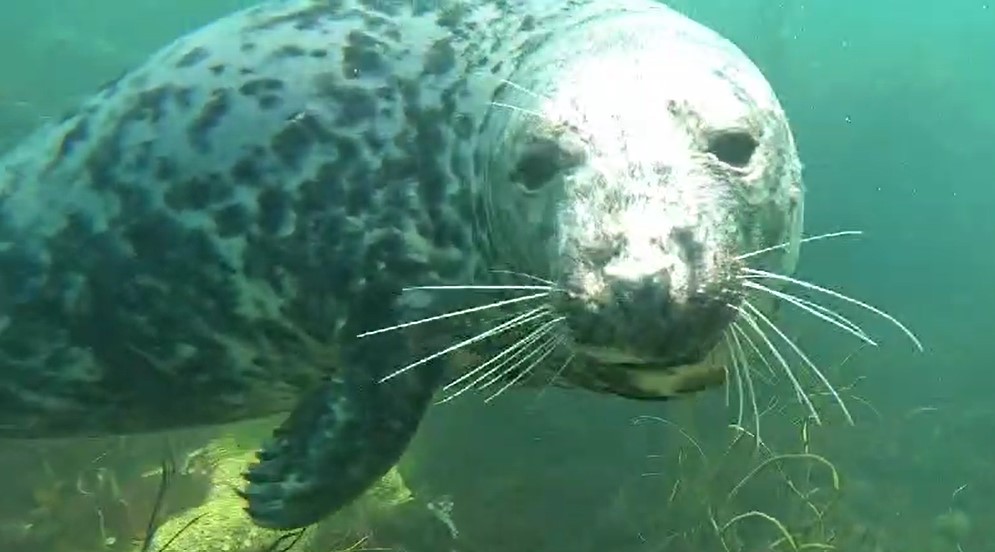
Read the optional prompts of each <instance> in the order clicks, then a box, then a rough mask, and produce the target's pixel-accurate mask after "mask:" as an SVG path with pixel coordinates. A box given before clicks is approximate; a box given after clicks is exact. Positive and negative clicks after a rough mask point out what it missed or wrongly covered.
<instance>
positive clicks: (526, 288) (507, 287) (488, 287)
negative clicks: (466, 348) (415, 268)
mask: <svg viewBox="0 0 995 552" xmlns="http://www.w3.org/2000/svg"><path fill="white" fill-rule="evenodd" d="M537 289H538V290H546V291H552V290H553V289H554V288H552V287H550V286H516V285H479V286H475V285H461V286H416V287H407V288H404V289H403V290H402V291H414V290H441V291H450V290H472V291H496V290H512V291H516V290H522V291H529V290H532V291H534V290H537Z"/></svg>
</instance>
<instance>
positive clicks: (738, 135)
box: [708, 130, 759, 168]
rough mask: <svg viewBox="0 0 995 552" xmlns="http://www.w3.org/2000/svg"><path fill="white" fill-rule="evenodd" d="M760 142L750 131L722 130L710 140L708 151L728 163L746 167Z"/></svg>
mask: <svg viewBox="0 0 995 552" xmlns="http://www.w3.org/2000/svg"><path fill="white" fill-rule="evenodd" d="M757 146H759V144H758V143H757V141H756V140H755V139H754V138H753V136H751V135H750V133H748V132H744V131H741V130H734V131H727V132H720V133H718V134H716V135H715V136H712V137H711V139H709V141H708V153H711V154H712V155H714V156H715V157H716V158H717V159H718V160H719V161H721V162H723V163H725V164H726V165H731V166H733V167H737V168H744V167H746V166H747V165H749V164H750V159H751V158H752V157H753V152H755V151H757Z"/></svg>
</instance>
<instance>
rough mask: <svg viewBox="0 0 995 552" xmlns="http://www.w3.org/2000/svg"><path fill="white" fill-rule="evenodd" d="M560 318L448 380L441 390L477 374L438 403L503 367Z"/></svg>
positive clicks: (465, 389)
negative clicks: (450, 380)
mask: <svg viewBox="0 0 995 552" xmlns="http://www.w3.org/2000/svg"><path fill="white" fill-rule="evenodd" d="M560 320H562V317H561V318H558V319H553V320H550V321H547V322H545V323H543V324H542V325H541V326H539V327H538V328H536V329H534V330H532V331H531V332H529V333H528V335H526V336H525V337H523V338H521V339H519V340H518V341H516V342H515V343H514V344H512V345H511V346H509V347H508V348H506V349H505V350H503V351H501V352H500V353H498V354H497V355H495V356H493V357H491V358H490V359H489V360H488V361H487V362H485V363H484V364H482V365H480V366H478V367H476V368H474V369H473V370H470V371H469V372H467V373H466V374H463V375H462V376H460V377H459V378H458V379H456V380H455V381H453V382H450V383H449V384H448V385H446V386H445V387H443V390H448V389H451V388H452V387H454V386H456V385H459V384H460V383H462V382H463V381H466V380H467V379H469V378H471V377H473V376H474V374H479V375H478V376H477V377H476V378H475V379H473V381H471V382H470V383H467V384H466V385H464V386H463V387H462V388H461V389H459V390H458V391H456V392H454V393H452V394H450V395H449V396H447V397H446V398H444V399H442V400H440V401H439V402H438V404H442V403H447V402H449V401H451V400H453V399H455V398H456V397H458V396H460V395H462V394H463V393H465V392H467V391H469V390H470V389H473V388H474V387H475V386H476V385H477V384H479V383H480V382H481V381H483V380H484V379H486V378H487V377H489V376H490V375H492V374H494V373H495V372H497V371H498V370H500V369H501V367H503V366H504V365H505V364H507V363H508V362H509V361H511V360H512V359H514V358H515V357H517V356H518V355H519V354H521V353H522V351H524V350H525V348H526V347H528V346H529V345H531V344H532V343H535V342H536V341H537V340H539V339H540V338H542V337H543V336H544V335H546V334H547V333H549V328H551V327H552V326H553V325H554V324H556V323H557V322H559V321H560ZM509 353H510V354H511V356H509V357H508V358H506V359H504V360H503V361H501V362H500V363H498V364H497V365H495V366H494V367H493V368H491V369H490V370H487V371H486V372H483V373H482V374H481V373H480V372H481V371H483V369H484V368H486V367H487V366H488V365H490V364H493V363H494V362H496V361H497V360H498V359H500V358H502V357H504V356H505V355H508V354H509ZM502 374H503V372H502Z"/></svg>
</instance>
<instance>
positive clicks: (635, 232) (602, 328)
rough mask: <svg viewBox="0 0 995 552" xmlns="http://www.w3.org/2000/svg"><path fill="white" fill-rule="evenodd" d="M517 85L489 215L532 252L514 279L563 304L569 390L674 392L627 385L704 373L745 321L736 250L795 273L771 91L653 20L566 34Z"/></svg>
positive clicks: (711, 39) (789, 159) (634, 18)
mask: <svg viewBox="0 0 995 552" xmlns="http://www.w3.org/2000/svg"><path fill="white" fill-rule="evenodd" d="M513 82H514V84H515V85H516V86H510V87H507V88H505V89H504V94H503V95H502V96H501V97H500V98H499V102H498V108H501V107H502V106H503V107H506V108H507V109H509V110H510V111H512V113H511V114H510V115H508V117H507V124H506V125H505V126H503V128H501V129H500V130H499V131H497V132H499V134H500V135H501V136H502V137H503V139H502V140H500V142H501V143H504V144H509V146H508V147H506V148H504V149H502V150H500V151H498V153H497V154H496V157H495V159H494V160H492V166H493V167H495V170H492V171H491V174H492V175H501V177H504V178H506V179H507V182H505V181H504V178H498V177H495V178H494V179H492V180H490V181H489V182H488V184H489V186H490V187H491V188H492V193H491V197H492V200H491V202H490V207H491V212H492V213H493V215H492V217H491V218H492V220H494V221H497V222H496V223H494V224H495V225H497V226H500V227H501V228H502V229H503V231H502V232H499V234H501V235H505V236H507V239H508V240H513V241H514V242H515V243H521V244H527V247H526V249H525V250H524V251H520V252H517V256H518V257H519V258H521V259H527V260H528V263H523V264H521V265H519V266H518V268H519V269H520V270H521V271H523V272H529V273H531V274H539V275H545V276H548V277H549V279H550V280H552V281H554V282H555V284H556V287H557V288H558V290H559V293H556V294H554V295H553V299H552V302H553V306H554V309H555V311H556V313H557V314H558V315H560V316H562V318H563V321H564V324H565V326H566V328H567V333H568V335H569V342H570V347H571V348H572V350H573V352H575V353H576V354H577V356H578V361H577V364H576V367H574V368H573V369H572V370H569V371H567V372H566V373H565V376H566V377H567V378H568V379H569V378H571V377H574V378H576V379H578V380H580V381H585V385H587V386H589V385H590V382H586V380H587V376H588V375H589V374H590V373H591V372H592V371H594V372H598V373H601V374H602V375H603V376H604V377H605V378H607V379H610V380H613V383H604V382H603V383H604V385H600V386H597V387H599V388H601V389H605V388H607V389H608V390H614V391H616V392H618V393H619V394H624V395H638V396H644V397H654V396H656V397H668V396H671V395H673V394H676V393H678V392H679V388H680V387H681V385H680V382H678V381H671V382H670V383H668V384H667V386H665V387H662V388H660V387H658V388H655V389H650V388H644V389H639V387H641V386H642V385H641V384H636V383H635V382H636V381H637V379H638V378H635V377H632V378H626V377H622V376H621V375H620V374H630V375H631V374H633V373H636V374H641V375H643V376H645V375H647V374H652V373H654V372H656V373H658V374H669V375H679V373H680V372H681V371H682V370H684V369H683V368H681V367H687V366H692V365H698V364H700V363H702V362H703V361H705V360H706V358H707V357H708V356H709V354H710V353H711V352H712V351H713V350H715V348H716V345H717V344H718V343H719V341H720V339H721V338H722V336H723V335H724V333H725V331H726V329H727V327H728V326H729V324H730V322H731V321H732V320H733V319H734V318H735V316H736V315H737V311H736V310H735V308H734V307H733V306H734V305H736V304H738V302H739V301H740V298H741V296H742V295H743V289H742V286H741V285H740V283H739V279H738V278H737V274H738V268H739V264H740V263H739V261H738V258H739V257H740V256H741V255H742V254H744V253H748V252H750V251H754V250H757V249H761V248H764V247H769V246H774V245H777V244H780V243H784V242H789V243H790V242H792V241H794V242H795V243H794V244H793V245H792V246H789V247H786V248H784V250H783V251H780V252H778V253H776V254H774V255H771V256H768V257H766V260H767V261H768V262H770V263H772V265H773V267H774V268H776V270H777V271H778V272H780V273H788V272H791V271H792V270H793V268H794V264H795V262H796V258H797V239H798V237H799V235H800V232H801V222H802V196H803V194H802V192H803V190H802V182H801V175H800V163H799V161H798V158H797V153H796V150H795V146H794V142H793V139H792V136H791V133H790V130H789V127H788V125H787V121H786V118H785V115H784V113H783V111H782V109H781V107H780V105H779V104H778V102H777V100H776V98H775V96H774V93H773V92H772V90H771V89H770V87H769V86H768V85H767V83H766V81H765V80H764V78H763V77H762V75H761V74H760V73H759V71H758V70H757V69H756V68H755V67H754V66H753V64H752V63H751V62H749V61H748V59H747V58H746V57H745V56H744V55H743V54H742V53H741V52H740V51H739V50H738V49H736V48H735V47H734V46H732V45H731V44H730V43H729V42H727V41H726V40H724V39H722V38H720V37H719V36H717V35H715V34H714V33H712V32H711V31H709V30H707V29H705V28H702V27H700V26H698V25H696V24H694V23H693V22H691V21H689V20H686V19H684V18H682V17H680V16H679V15H677V14H675V13H674V12H671V11H669V10H666V9H654V8H650V9H644V10H641V11H639V12H631V13H623V14H614V15H612V16H606V17H605V20H603V21H599V22H598V23H596V24H591V25H585V26H578V27H577V28H576V29H572V30H570V31H569V32H565V33H562V34H560V35H558V36H557V37H555V38H554V39H552V40H550V42H549V43H547V44H546V45H545V46H544V47H543V48H541V49H540V50H539V51H538V52H537V53H536V54H535V55H534V56H532V57H531V58H529V60H527V62H526V64H525V65H524V66H523V67H522V68H520V70H519V71H518V72H517V73H516V75H515V80H514V81H513ZM500 167H512V170H510V171H509V172H506V173H503V174H502V173H501V172H500V170H498V169H499V168H500ZM523 234H527V235H524V236H523ZM711 369H712V370H713V371H717V370H720V369H721V368H720V367H718V366H713V367H712V368H711ZM688 373H690V372H688ZM581 374H584V375H583V377H582V376H581ZM717 381H721V378H718V380H717ZM691 387H696V386H691Z"/></svg>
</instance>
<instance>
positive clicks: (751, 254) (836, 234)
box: [735, 230, 863, 261]
mask: <svg viewBox="0 0 995 552" xmlns="http://www.w3.org/2000/svg"><path fill="white" fill-rule="evenodd" d="M861 234H863V231H861V230H841V231H839V232H830V233H828V234H819V235H817V236H809V237H807V238H802V239H801V240H800V241H799V242H798V243H808V242H813V241H816V240H824V239H827V238H838V237H841V236H859V235H861ZM789 245H791V242H784V243H779V244H777V245H772V246H770V247H765V248H763V249H757V250H756V251H750V252H749V253H744V254H742V255H739V256H737V257H735V259H736V260H737V261H742V260H743V259H749V258H750V257H756V256H757V255H763V254H764V253H768V252H770V251H776V250H778V249H784V248H785V247H788V246H789Z"/></svg>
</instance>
